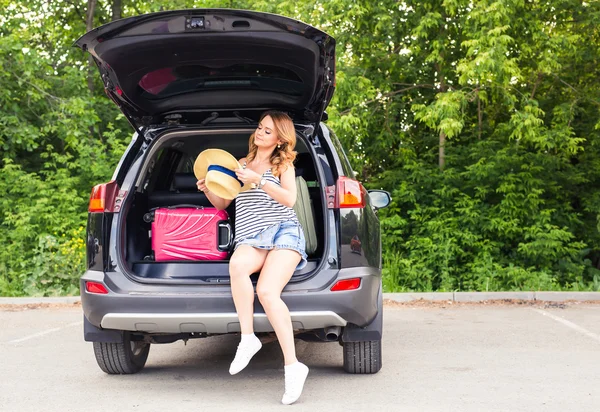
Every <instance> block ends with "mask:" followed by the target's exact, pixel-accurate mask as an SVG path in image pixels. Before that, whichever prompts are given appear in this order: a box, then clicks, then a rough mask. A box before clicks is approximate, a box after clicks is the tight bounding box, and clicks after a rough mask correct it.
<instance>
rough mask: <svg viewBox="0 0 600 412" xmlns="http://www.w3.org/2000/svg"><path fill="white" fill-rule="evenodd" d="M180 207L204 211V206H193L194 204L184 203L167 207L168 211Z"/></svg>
mask: <svg viewBox="0 0 600 412" xmlns="http://www.w3.org/2000/svg"><path fill="white" fill-rule="evenodd" d="M180 207H191V208H194V209H204V206H198V205H192V204H187V203H183V204H181V205H172V206H167V209H178V208H180Z"/></svg>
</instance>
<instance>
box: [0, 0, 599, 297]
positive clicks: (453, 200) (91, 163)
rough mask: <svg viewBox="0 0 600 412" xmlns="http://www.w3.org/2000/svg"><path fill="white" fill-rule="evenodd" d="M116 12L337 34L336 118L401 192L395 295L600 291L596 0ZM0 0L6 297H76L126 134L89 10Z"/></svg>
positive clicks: (1, 273)
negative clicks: (272, 21)
mask: <svg viewBox="0 0 600 412" xmlns="http://www.w3.org/2000/svg"><path fill="white" fill-rule="evenodd" d="M112 5H113V4H112V2H111V1H99V2H98V3H97V5H96V7H95V9H94V13H93V16H92V17H93V26H98V25H100V24H104V23H107V22H109V21H110V20H111V19H112V18H113V15H112V13H113V11H112V7H111V6H112ZM121 5H122V7H121V10H120V12H121V13H120V14H121V15H122V16H123V17H127V16H132V15H137V14H141V13H146V12H153V11H159V10H167V9H178V8H192V7H229V8H239V9H254V10H260V11H265V12H272V13H279V14H283V15H287V16H289V17H293V18H297V19H300V20H302V21H306V22H309V23H310V24H312V25H315V26H317V27H319V28H321V29H323V30H324V31H326V32H328V33H330V34H331V35H333V36H334V37H335V38H336V40H337V50H338V55H337V68H336V69H337V73H336V78H337V87H336V93H335V95H334V100H333V101H332V103H331V105H330V107H329V109H328V112H329V118H330V120H329V124H330V126H331V127H332V128H333V129H334V130H335V131H336V133H337V135H338V137H339V138H340V140H341V141H342V143H343V144H344V146H345V147H346V149H347V152H348V156H349V158H350V161H351V163H352V165H353V167H354V169H355V170H356V171H357V172H358V175H359V177H360V178H361V180H362V181H363V182H365V184H366V185H367V186H368V187H369V188H383V189H386V190H388V191H390V192H391V193H392V197H393V199H394V200H393V203H392V205H391V206H390V207H389V208H387V209H384V210H381V211H380V212H379V215H380V219H381V224H382V229H383V232H384V236H382V240H383V246H384V262H383V264H384V275H385V276H384V285H385V288H386V290H388V291H408V290H411V291H432V290H440V291H442V290H444V291H446V290H533V289H535V290H542V289H543V290H559V289H570V290H600V270H599V268H600V235H599V229H600V139H599V137H600V136H599V133H600V112H599V108H600V85H599V83H598V81H597V79H598V78H599V74H600V73H599V70H600V69H599V67H600V65H598V59H599V50H600V38H599V37H600V35H599V31H598V28H597V22H598V21H600V4H599V3H598V2H580V1H576V0H553V1H552V2H550V3H548V2H539V1H535V0H534V1H525V0H481V1H477V2H471V1H466V0H445V1H444V2H440V1H415V0H408V1H403V2H397V1H395V0H380V1H377V2H373V1H370V0H354V1H348V0H328V1H327V2H325V1H316V2H315V1H304V0H300V1H289V0H284V1H280V2H271V1H267V0H247V1H242V0H240V1H238V0H232V1H216V0H215V1H200V0H197V1H193V0H170V1H168V2H167V1H162V0H161V1H154V2H143V1H140V0H122V1H121ZM0 7H1V8H2V10H3V11H4V12H3V14H2V16H0V107H1V109H0V151H1V153H0V168H1V169H2V173H1V174H0V210H2V212H1V213H0V228H1V229H0V242H2V244H3V245H5V247H4V248H2V249H1V250H0V295H9V296H12V295H14V296H18V295H53V294H76V293H77V285H78V283H77V279H78V277H79V276H80V274H81V272H82V270H83V266H84V265H83V250H84V249H83V233H84V229H83V228H84V226H85V222H86V205H87V200H88V197H89V191H90V188H91V187H92V186H93V185H94V184H97V183H100V182H104V181H107V180H109V179H110V176H111V175H112V172H113V170H114V167H115V165H116V164H117V162H118V160H119V157H120V155H121V154H122V152H123V150H124V148H125V147H126V145H127V143H128V142H129V139H130V138H131V130H130V127H129V125H128V123H127V122H126V121H125V120H124V119H123V117H122V115H120V114H119V112H118V110H117V109H116V108H115V107H114V105H113V104H112V103H111V102H110V101H109V100H108V99H107V98H106V97H105V96H104V94H103V90H102V85H101V83H100V80H99V76H97V74H96V73H95V72H94V71H91V70H90V67H89V63H88V60H87V56H85V55H84V54H83V53H82V52H81V51H79V50H78V49H75V48H73V47H72V46H71V45H72V43H73V41H74V40H76V39H77V38H78V37H79V36H81V35H82V34H83V33H85V31H86V18H87V15H88V10H86V2H81V1H80V2H73V1H67V2H47V1H42V0H27V1H19V2H15V1H9V0H0ZM90 73H91V75H90ZM348 218H351V217H348ZM357 224H358V222H357Z"/></svg>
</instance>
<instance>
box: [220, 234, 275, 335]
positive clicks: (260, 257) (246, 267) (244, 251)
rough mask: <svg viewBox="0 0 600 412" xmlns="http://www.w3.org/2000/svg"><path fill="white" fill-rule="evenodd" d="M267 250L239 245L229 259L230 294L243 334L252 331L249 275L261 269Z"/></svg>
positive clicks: (252, 301) (252, 312)
mask: <svg viewBox="0 0 600 412" xmlns="http://www.w3.org/2000/svg"><path fill="white" fill-rule="evenodd" d="M268 252H269V251H268V250H263V249H256V248H253V247H252V246H248V245H240V246H239V247H238V248H237V249H236V250H235V252H233V255H232V256H231V260H230V261H229V276H230V279H231V294H232V295H233V303H234V304H235V310H236V312H237V314H238V317H239V319H240V328H241V330H242V334H243V335H247V334H251V333H254V287H253V286H252V281H251V280H250V275H252V274H253V273H255V272H258V271H259V270H260V269H261V267H262V266H263V264H264V262H265V259H266V257H267V253H268Z"/></svg>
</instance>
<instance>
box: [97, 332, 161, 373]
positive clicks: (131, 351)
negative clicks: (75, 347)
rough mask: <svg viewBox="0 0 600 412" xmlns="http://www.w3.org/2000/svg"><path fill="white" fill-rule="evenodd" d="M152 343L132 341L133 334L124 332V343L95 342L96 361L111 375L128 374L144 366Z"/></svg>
mask: <svg viewBox="0 0 600 412" xmlns="http://www.w3.org/2000/svg"><path fill="white" fill-rule="evenodd" d="M149 352H150V344H149V343H146V342H142V341H132V340H131V334H130V333H129V332H124V334H123V343H112V342H110V343H106V342H94V355H96V362H98V366H100V369H102V370H103V371H104V372H106V373H108V374H109V375H127V374H132V373H137V372H139V371H141V370H142V369H143V368H144V365H146V360H147V359H148V353H149Z"/></svg>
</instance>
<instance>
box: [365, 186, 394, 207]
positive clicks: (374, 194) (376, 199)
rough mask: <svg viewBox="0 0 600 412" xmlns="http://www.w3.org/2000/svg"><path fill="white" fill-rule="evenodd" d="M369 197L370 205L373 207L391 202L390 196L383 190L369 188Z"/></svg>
mask: <svg viewBox="0 0 600 412" xmlns="http://www.w3.org/2000/svg"><path fill="white" fill-rule="evenodd" d="M369 198H370V199H371V205H373V207H374V208H375V209H383V208H384V207H388V206H389V204H390V203H391V202H392V196H390V194H389V192H386V191H385V190H369Z"/></svg>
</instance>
